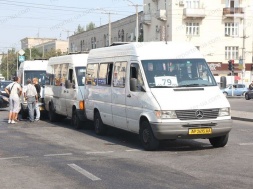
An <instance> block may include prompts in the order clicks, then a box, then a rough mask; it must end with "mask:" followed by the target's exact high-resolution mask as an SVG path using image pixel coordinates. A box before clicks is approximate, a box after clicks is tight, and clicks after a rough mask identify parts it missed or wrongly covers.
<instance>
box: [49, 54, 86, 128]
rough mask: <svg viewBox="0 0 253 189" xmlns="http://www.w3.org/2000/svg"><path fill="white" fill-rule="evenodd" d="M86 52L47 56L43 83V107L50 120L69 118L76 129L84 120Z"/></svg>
mask: <svg viewBox="0 0 253 189" xmlns="http://www.w3.org/2000/svg"><path fill="white" fill-rule="evenodd" d="M87 58H88V55H87V54H70V55H64V56H58V57H52V58H50V59H49V63H48V66H47V79H46V85H45V108H46V110H47V111H48V115H49V120H50V121H51V122H54V121H59V120H60V119H61V118H63V117H69V118H71V123H72V125H73V126H74V127H75V128H76V129H79V128H80V127H81V126H82V121H85V113H84V101H83V99H84V82H85V81H84V79H85V72H86V64H87Z"/></svg>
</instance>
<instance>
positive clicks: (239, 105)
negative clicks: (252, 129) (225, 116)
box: [228, 97, 253, 112]
mask: <svg viewBox="0 0 253 189" xmlns="http://www.w3.org/2000/svg"><path fill="white" fill-rule="evenodd" d="M228 101H229V103H230V106H231V109H232V110H238V111H245V112H253V99H251V100H245V98H244V97H241V98H228Z"/></svg>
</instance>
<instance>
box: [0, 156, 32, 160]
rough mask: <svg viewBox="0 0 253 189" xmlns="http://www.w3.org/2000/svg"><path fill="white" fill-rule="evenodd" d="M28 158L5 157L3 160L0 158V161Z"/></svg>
mask: <svg viewBox="0 0 253 189" xmlns="http://www.w3.org/2000/svg"><path fill="white" fill-rule="evenodd" d="M28 157H29V156H19V157H5V158H0V160H8V159H24V158H28Z"/></svg>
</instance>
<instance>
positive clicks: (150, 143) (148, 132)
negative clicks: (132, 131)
mask: <svg viewBox="0 0 253 189" xmlns="http://www.w3.org/2000/svg"><path fill="white" fill-rule="evenodd" d="M139 135H140V141H141V144H142V146H143V148H144V149H145V150H147V151H153V150H156V149H157V148H158V147H159V140H157V139H156V138H155V136H154V134H153V131H152V129H151V126H150V124H149V122H148V121H143V122H142V123H141V129H140V134H139Z"/></svg>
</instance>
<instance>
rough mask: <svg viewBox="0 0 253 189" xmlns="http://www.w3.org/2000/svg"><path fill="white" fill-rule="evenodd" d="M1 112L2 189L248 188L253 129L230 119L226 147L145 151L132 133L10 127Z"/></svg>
mask: <svg viewBox="0 0 253 189" xmlns="http://www.w3.org/2000/svg"><path fill="white" fill-rule="evenodd" d="M7 114H8V112H7V111H0V122H1V126H0V144H1V145H0V167H1V169H0V188H1V189H13V188H15V189H23V188H33V189H42V188H43V189H51V188H52V189H55V188H56V189H58V188H59V189H63V188H64V189H67V188H69V189H79V188H92V189H100V188H102V189H107V188H108V189H114V188H115V189H116V188H117V189H118V188H120V189H121V188H122V189H125V188H126V189H128V188H129V189H135V188H138V189H139V188H145V189H146V188H147V189H149V188H150V189H154V188H156V189H157V188H158V189H159V188H170V189H196V188H201V189H214V188H215V189H216V188H218V189H220V188H221V189H238V188H240V189H251V188H252V186H253V164H252V157H253V138H252V136H253V125H252V123H250V122H242V121H234V124H233V125H234V128H233V129H232V131H231V133H230V138H229V142H228V144H227V146H226V147H224V148H217V149H215V148H212V146H211V145H210V144H209V141H208V140H205V139H203V140H176V141H167V142H163V143H162V145H161V147H160V148H159V150H157V151H155V152H147V151H143V150H142V148H141V147H140V144H139V141H138V139H137V136H136V135H134V134H131V133H127V132H124V131H120V130H116V129H109V133H108V135H107V136H103V137H100V136H97V135H95V134H94V131H93V130H92V128H90V129H86V130H80V131H76V130H74V129H72V128H71V126H70V121H69V120H67V119H65V120H63V121H62V122H59V123H54V124H52V123H49V122H48V121H47V120H46V121H40V122H38V123H36V124H29V123H28V122H26V121H21V122H19V123H18V124H15V125H13V124H7V119H6V118H7Z"/></svg>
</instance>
